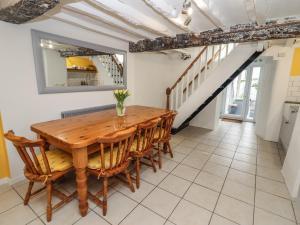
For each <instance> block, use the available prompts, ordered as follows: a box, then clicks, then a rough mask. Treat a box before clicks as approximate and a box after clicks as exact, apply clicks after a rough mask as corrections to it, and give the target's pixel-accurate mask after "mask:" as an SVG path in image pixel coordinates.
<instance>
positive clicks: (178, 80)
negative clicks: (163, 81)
mask: <svg viewBox="0 0 300 225" xmlns="http://www.w3.org/2000/svg"><path fill="white" fill-rule="evenodd" d="M206 49H207V47H204V48H203V49H202V51H201V52H200V53H199V54H198V55H197V56H196V58H195V59H194V60H193V62H191V64H190V65H189V66H188V67H187V68H186V69H185V71H184V72H183V73H182V74H181V76H180V77H179V78H178V79H177V81H176V82H175V83H174V84H173V86H172V87H171V88H170V89H171V90H173V89H174V88H175V87H176V85H177V84H178V83H179V82H180V81H181V79H182V78H183V77H184V76H185V75H186V73H187V72H188V71H189V70H190V69H191V68H192V66H193V65H194V64H195V62H197V61H198V59H199V58H200V57H201V55H202V54H203V53H204V52H205V50H206Z"/></svg>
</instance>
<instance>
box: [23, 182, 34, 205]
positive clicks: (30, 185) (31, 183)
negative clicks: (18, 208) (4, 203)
mask: <svg viewBox="0 0 300 225" xmlns="http://www.w3.org/2000/svg"><path fill="white" fill-rule="evenodd" d="M33 184H34V182H33V181H29V185H28V190H27V193H26V196H25V200H24V205H27V204H28V202H29V199H30V196H31V191H32V188H33Z"/></svg>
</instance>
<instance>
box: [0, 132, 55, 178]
mask: <svg viewBox="0 0 300 225" xmlns="http://www.w3.org/2000/svg"><path fill="white" fill-rule="evenodd" d="M4 137H5V138H6V139H8V140H10V141H11V142H12V143H13V144H14V146H15V148H16V149H17V151H18V153H19V155H20V157H21V159H22V160H23V162H24V164H25V169H26V172H28V173H31V174H33V175H38V176H39V175H45V174H46V175H47V174H51V170H50V166H49V162H48V159H47V156H46V153H45V147H44V146H45V142H44V141H43V140H42V139H39V140H36V141H31V140H28V139H27V138H25V137H20V136H16V135H15V133H14V132H13V131H12V130H10V131H8V132H7V133H5V134H4ZM36 151H38V152H40V153H41V155H42V160H43V163H44V166H45V168H46V173H44V172H43V170H42V167H41V164H40V163H41V161H39V160H38V157H37V154H36Z"/></svg>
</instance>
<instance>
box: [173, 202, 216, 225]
mask: <svg viewBox="0 0 300 225" xmlns="http://www.w3.org/2000/svg"><path fill="white" fill-rule="evenodd" d="M211 214H212V213H211V212H209V211H208V210H205V209H203V208H201V207H198V206H196V205H194V204H192V203H190V202H187V201H185V200H182V201H181V202H180V203H179V204H178V206H177V207H176V209H175V210H174V212H173V213H172V215H171V216H170V218H169V220H170V221H172V222H174V223H175V224H177V225H208V223H209V220H210V217H211Z"/></svg>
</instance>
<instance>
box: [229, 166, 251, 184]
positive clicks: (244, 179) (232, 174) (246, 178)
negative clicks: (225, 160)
mask: <svg viewBox="0 0 300 225" xmlns="http://www.w3.org/2000/svg"><path fill="white" fill-rule="evenodd" d="M227 179H230V180H232V181H235V182H237V183H240V184H244V185H246V186H249V187H254V186H255V176H254V175H252V174H249V173H244V172H242V171H239V170H235V169H230V170H229V172H228V175H227Z"/></svg>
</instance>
